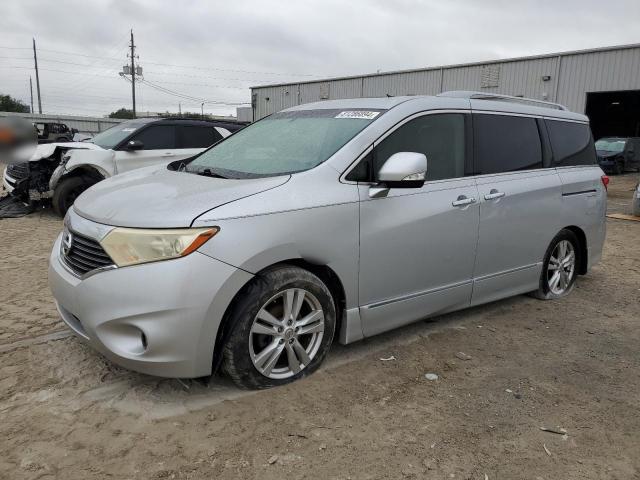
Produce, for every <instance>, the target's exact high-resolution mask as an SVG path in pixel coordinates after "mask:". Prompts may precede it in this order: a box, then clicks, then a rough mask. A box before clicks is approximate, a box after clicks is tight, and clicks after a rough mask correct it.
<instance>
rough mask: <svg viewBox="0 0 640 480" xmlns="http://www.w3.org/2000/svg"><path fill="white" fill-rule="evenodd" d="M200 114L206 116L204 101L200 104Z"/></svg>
mask: <svg viewBox="0 0 640 480" xmlns="http://www.w3.org/2000/svg"><path fill="white" fill-rule="evenodd" d="M200 115H201V116H202V118H204V102H202V103H201V104H200Z"/></svg>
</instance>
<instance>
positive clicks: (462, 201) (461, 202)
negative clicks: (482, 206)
mask: <svg viewBox="0 0 640 480" xmlns="http://www.w3.org/2000/svg"><path fill="white" fill-rule="evenodd" d="M472 203H476V199H475V198H473V197H467V196H466V195H460V196H459V197H458V199H457V200H454V201H453V202H451V205H453V206H454V207H464V206H465V205H471V204H472Z"/></svg>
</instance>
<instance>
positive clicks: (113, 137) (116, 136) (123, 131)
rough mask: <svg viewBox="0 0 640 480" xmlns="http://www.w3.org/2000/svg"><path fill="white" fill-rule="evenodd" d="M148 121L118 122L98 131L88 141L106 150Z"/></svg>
mask: <svg viewBox="0 0 640 480" xmlns="http://www.w3.org/2000/svg"><path fill="white" fill-rule="evenodd" d="M149 121H150V120H130V121H128V122H122V123H119V124H118V125H116V126H114V127H111V128H109V129H107V130H105V131H104V132H100V133H99V134H97V135H96V136H95V137H93V138H92V139H91V140H90V142H91V143H95V144H96V145H98V146H99V147H102V148H104V149H107V150H108V149H110V148H114V147H115V146H116V145H118V144H119V143H120V142H122V140H124V139H125V138H127V137H128V136H129V135H131V134H132V133H133V132H135V131H136V130H137V129H139V128H140V127H142V126H143V125H145V124H147V123H149Z"/></svg>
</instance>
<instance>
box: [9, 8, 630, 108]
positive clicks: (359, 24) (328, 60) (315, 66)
mask: <svg viewBox="0 0 640 480" xmlns="http://www.w3.org/2000/svg"><path fill="white" fill-rule="evenodd" d="M3 7H4V8H3V16H2V18H0V47H12V48H0V57H2V58H0V78H2V81H0V91H1V93H8V94H11V95H13V96H16V97H18V98H21V99H22V100H23V101H28V99H29V90H28V84H29V75H33V70H32V65H33V62H32V60H31V55H32V52H31V51H30V50H29V48H30V46H31V38H32V37H35V38H36V41H37V42H38V49H39V60H40V64H39V66H40V68H41V75H40V77H41V90H42V101H43V108H44V110H45V112H51V113H74V114H80V115H82V114H84V115H90V114H98V115H103V114H107V113H109V112H111V111H113V110H116V109H117V108H119V107H122V106H129V105H130V103H131V99H130V91H131V88H130V85H129V84H128V83H126V81H125V80H123V79H122V78H120V77H119V76H118V72H119V71H120V69H121V68H122V65H124V64H125V63H126V62H127V61H128V60H127V57H126V54H127V44H128V40H129V37H128V35H129V30H130V29H131V28H133V30H134V33H135V37H136V44H137V45H138V50H137V54H138V55H139V57H140V59H139V63H140V65H142V67H143V69H144V72H145V78H146V79H147V80H148V81H150V82H153V83H154V84H157V85H160V86H162V87H163V88H166V89H170V90H173V91H176V92H179V93H183V94H186V95H188V96H191V97H197V98H198V99H209V100H213V101H222V102H227V103H239V102H249V101H250V92H249V89H248V87H249V86H251V85H260V84H268V83H281V82H284V81H293V80H306V79H310V78H322V77H330V76H340V75H354V74H361V73H370V72H375V71H376V70H382V71H384V70H395V69H407V68H418V67H425V66H436V65H446V64H454V63H464V62H468V61H478V60H488V59H495V58H506V57H514V56H521V55H532V54H539V53H551V52H559V51H565V50H573V49H581V48H590V47H598V46H605V45H615V44H625V43H634V42H637V41H638V40H639V39H638V38H637V36H636V35H637V34H636V32H637V28H636V20H637V18H640V2H637V0H615V1H609V2H606V3H605V2H599V1H595V0H589V1H578V0H565V1H562V2H558V1H557V0H556V1H549V0H519V1H513V0H512V1H506V0H485V1H483V2H478V1H475V0H474V1H472V0H448V1H441V0H440V1H431V0H422V1H419V0H415V1H411V0H352V1H349V2H345V1H344V0H342V1H337V0H325V1H298V2H281V1H276V0H271V1H258V0H255V1H252V0H236V1H234V2H224V3H222V2H204V1H199V2H196V1H182V2H175V1H168V0H160V1H154V0H129V1H127V2H123V1H117V0H112V1H101V2H98V1H80V0H65V1H62V0H59V1H56V2H38V1H34V0H26V1H25V0H22V1H18V0H15V1H10V2H5V4H4V5H3ZM60 52H63V53H60ZM69 53H71V54H69ZM73 54H79V55H73ZM174 65H178V66H174ZM34 81H35V78H34ZM138 101H139V105H138V107H139V110H142V111H147V110H148V111H165V110H170V111H176V110H177V108H178V103H179V102H180V103H182V109H183V111H185V110H191V111H199V110H200V103H201V101H200V100H186V99H179V98H177V97H174V96H171V95H168V94H166V93H162V92H159V91H157V90H154V89H153V88H151V87H150V86H147V85H142V86H141V87H140V89H139V90H138ZM205 109H206V111H208V112H211V113H218V114H230V113H233V112H234V111H235V107H233V106H228V105H227V106H225V105H214V104H209V105H207V106H206V107H205Z"/></svg>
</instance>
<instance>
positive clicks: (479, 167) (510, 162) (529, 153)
mask: <svg viewBox="0 0 640 480" xmlns="http://www.w3.org/2000/svg"><path fill="white" fill-rule="evenodd" d="M473 139H474V149H475V157H474V158H475V171H476V174H478V175H485V174H491V173H502V172H517V171H518V170H531V169H535V168H542V144H541V142H540V132H539V131H538V124H537V122H536V119H535V118H530V117H516V116H508V115H486V114H474V115H473Z"/></svg>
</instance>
